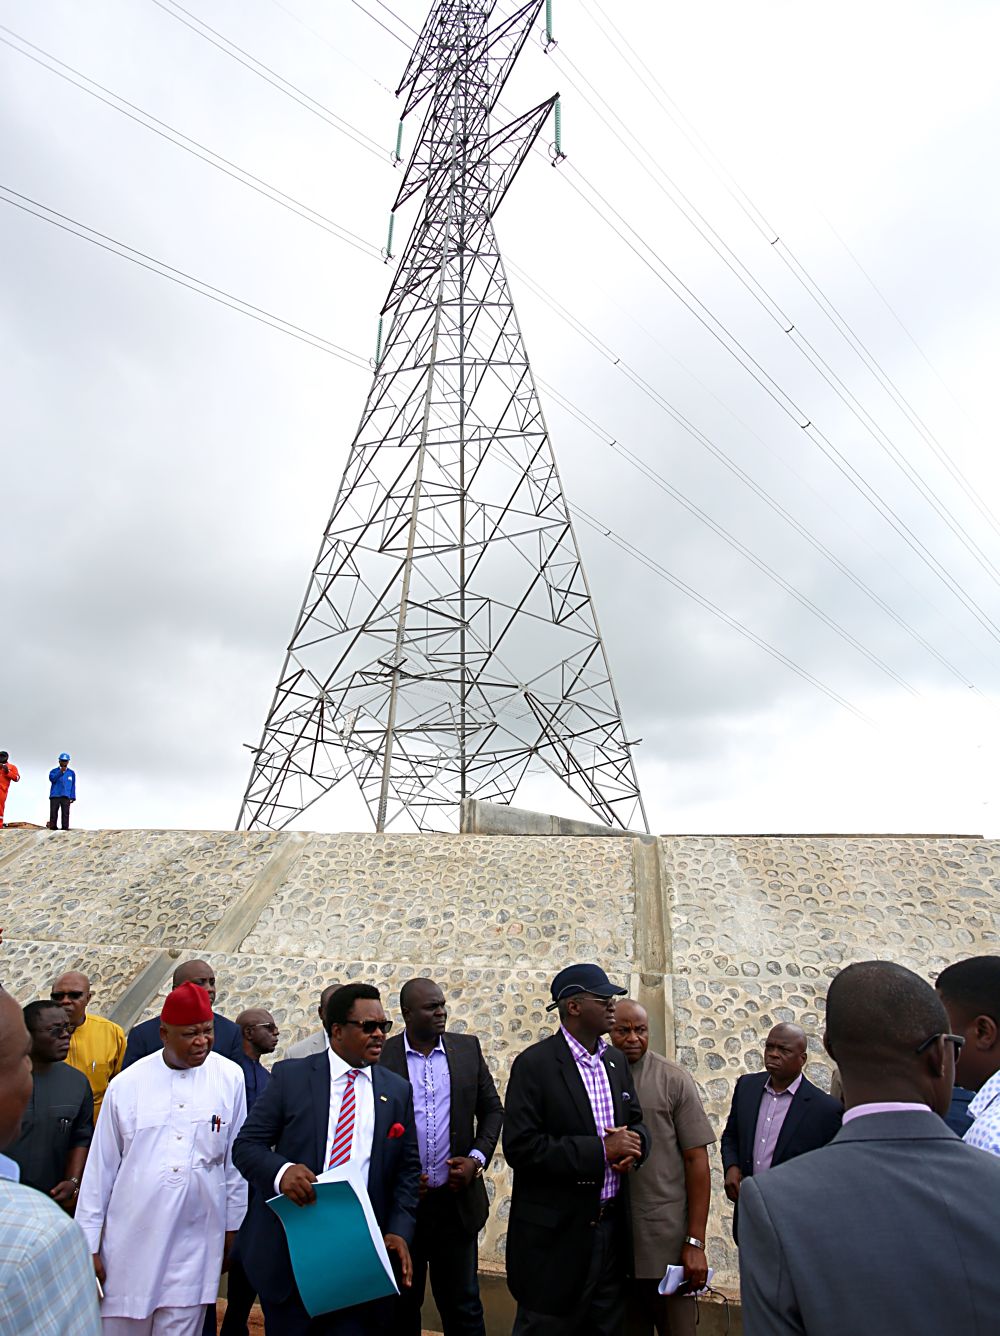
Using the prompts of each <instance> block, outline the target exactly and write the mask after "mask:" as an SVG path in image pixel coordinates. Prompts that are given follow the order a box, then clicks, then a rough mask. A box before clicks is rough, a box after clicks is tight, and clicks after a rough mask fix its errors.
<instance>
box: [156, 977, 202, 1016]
mask: <svg viewBox="0 0 1000 1336" xmlns="http://www.w3.org/2000/svg"><path fill="white" fill-rule="evenodd" d="M213 1019H214V1017H213V1016H212V1004H211V1002H210V1001H209V1000H208V993H206V991H205V989H204V988H199V987H198V985H197V984H196V983H182V984H179V985H178V987H176V988H175V989H174V991H173V992H172V993H168V994H167V1000H166V1002H164V1004H163V1010H162V1011H161V1012H160V1020H161V1021H162V1022H163V1024H164V1025H198V1024H200V1023H201V1022H202V1021H210V1020H213Z"/></svg>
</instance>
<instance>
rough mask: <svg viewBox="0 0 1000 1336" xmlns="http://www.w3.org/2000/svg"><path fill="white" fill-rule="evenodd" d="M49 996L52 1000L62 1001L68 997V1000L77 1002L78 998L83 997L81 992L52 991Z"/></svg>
mask: <svg viewBox="0 0 1000 1336" xmlns="http://www.w3.org/2000/svg"><path fill="white" fill-rule="evenodd" d="M51 997H52V1001H53V1002H62V1001H63V1000H64V999H68V1000H69V1001H70V1002H79V1000H80V998H81V997H83V993H82V992H79V993H67V992H63V993H52V994H51Z"/></svg>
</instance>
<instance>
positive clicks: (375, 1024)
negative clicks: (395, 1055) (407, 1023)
mask: <svg viewBox="0 0 1000 1336" xmlns="http://www.w3.org/2000/svg"><path fill="white" fill-rule="evenodd" d="M344 1024H345V1025H356V1026H357V1027H358V1029H359V1030H364V1032H365V1034H374V1033H375V1031H376V1030H381V1031H382V1033H383V1034H388V1033H389V1031H390V1030H391V1029H392V1021H345V1022H344Z"/></svg>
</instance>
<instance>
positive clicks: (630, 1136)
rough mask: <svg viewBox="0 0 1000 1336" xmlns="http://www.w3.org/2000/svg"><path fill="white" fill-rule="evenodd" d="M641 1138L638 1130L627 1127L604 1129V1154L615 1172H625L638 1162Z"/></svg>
mask: <svg viewBox="0 0 1000 1336" xmlns="http://www.w3.org/2000/svg"><path fill="white" fill-rule="evenodd" d="M641 1155H642V1140H641V1139H640V1137H639V1133H638V1132H631V1131H629V1129H628V1128H627V1127H606V1128H605V1129H604V1156H605V1159H606V1160H607V1162H608V1164H609V1165H610V1166H611V1168H612V1169H613V1170H614V1172H615V1173H616V1174H627V1173H628V1172H629V1170H630V1169H634V1168H635V1166H636V1165H637V1164H638V1163H639V1159H640V1157H641Z"/></svg>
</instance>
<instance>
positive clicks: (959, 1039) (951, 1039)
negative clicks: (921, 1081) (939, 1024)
mask: <svg viewBox="0 0 1000 1336" xmlns="http://www.w3.org/2000/svg"><path fill="white" fill-rule="evenodd" d="M939 1039H943V1040H944V1041H945V1043H948V1044H954V1045H955V1061H956V1062H957V1061H958V1055H959V1053H961V1051H962V1049H963V1048H964V1047H965V1035H962V1034H932V1035H931V1037H930V1038H929V1039H925V1040H924V1042H923V1043H922V1044H921V1045H920V1047H919V1048H918V1049H917V1050H916V1052H917V1053H926V1052H927V1050H928V1049H929V1048H930V1046H931V1045H932V1044H936V1043H937V1041H938V1040H939Z"/></svg>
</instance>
